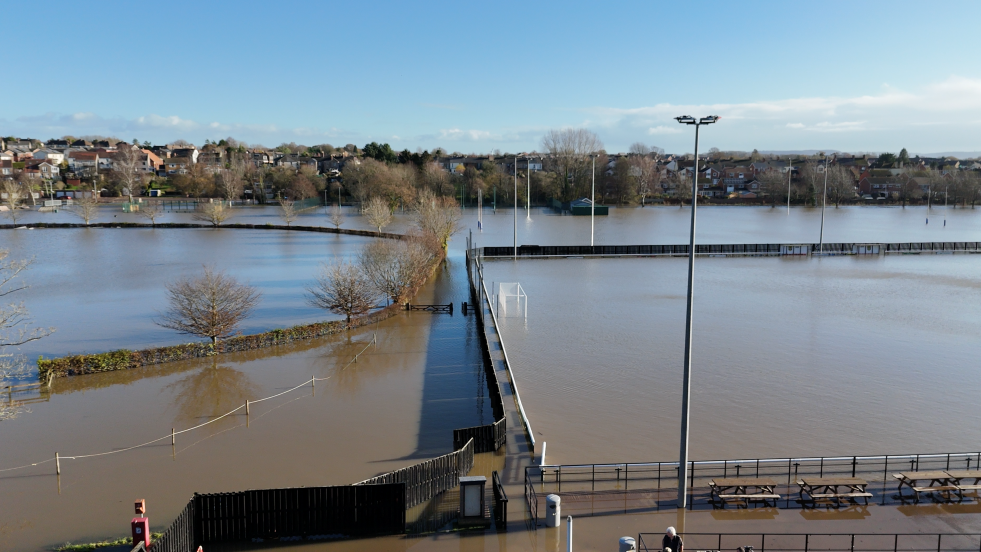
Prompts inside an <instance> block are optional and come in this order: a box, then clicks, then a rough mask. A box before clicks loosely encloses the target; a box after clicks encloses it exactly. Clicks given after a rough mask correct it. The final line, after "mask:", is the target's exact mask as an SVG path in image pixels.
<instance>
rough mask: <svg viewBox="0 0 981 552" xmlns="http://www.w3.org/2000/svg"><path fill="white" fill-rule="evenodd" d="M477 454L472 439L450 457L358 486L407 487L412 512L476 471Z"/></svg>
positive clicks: (383, 476)
mask: <svg viewBox="0 0 981 552" xmlns="http://www.w3.org/2000/svg"><path fill="white" fill-rule="evenodd" d="M473 454H474V441H473V440H472V439H471V440H469V441H467V442H466V444H464V445H463V446H462V447H460V448H459V449H457V450H455V451H453V452H451V453H449V454H444V455H443V456H440V457H438V458H433V459H432V460H426V461H425V462H420V463H418V464H415V465H413V466H409V467H407V468H402V469H400V470H395V471H393V472H389V473H385V474H382V475H379V476H377V477H372V478H371V479H366V480H364V481H362V482H361V483H357V484H356V486H363V485H382V484H404V485H405V493H404V504H405V506H404V507H405V508H411V507H413V506H417V505H419V504H422V503H423V502H426V501H427V500H429V499H431V498H433V497H434V496H436V495H438V494H440V493H442V492H443V491H446V490H448V489H452V488H453V487H456V486H457V485H459V484H460V477H461V476H464V475H467V474H468V473H470V470H471V469H473ZM403 525H404V524H403Z"/></svg>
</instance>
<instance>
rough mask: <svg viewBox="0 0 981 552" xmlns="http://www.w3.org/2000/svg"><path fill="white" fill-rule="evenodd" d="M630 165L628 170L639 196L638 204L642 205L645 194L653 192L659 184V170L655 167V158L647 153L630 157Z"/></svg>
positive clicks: (645, 199)
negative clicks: (631, 174)
mask: <svg viewBox="0 0 981 552" xmlns="http://www.w3.org/2000/svg"><path fill="white" fill-rule="evenodd" d="M634 145H637V144H634ZM631 148H633V146H631ZM630 166H631V170H630V172H631V173H633V176H634V185H635V186H636V194H637V195H638V196H640V204H641V205H642V206H643V205H644V204H645V202H646V201H647V196H649V195H650V194H652V193H654V190H655V189H657V188H658V187H659V186H660V184H661V171H659V170H658V168H657V159H656V158H653V157H651V156H649V155H637V156H633V157H631V158H630Z"/></svg>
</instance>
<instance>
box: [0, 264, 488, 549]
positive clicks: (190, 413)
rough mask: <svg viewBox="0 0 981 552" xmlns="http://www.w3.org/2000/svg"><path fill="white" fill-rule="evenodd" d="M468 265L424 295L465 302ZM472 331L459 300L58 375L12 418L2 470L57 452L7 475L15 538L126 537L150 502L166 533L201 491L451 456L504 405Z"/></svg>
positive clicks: (10, 530)
mask: <svg viewBox="0 0 981 552" xmlns="http://www.w3.org/2000/svg"><path fill="white" fill-rule="evenodd" d="M460 268H462V266H459V265H457V264H456V263H455V261H451V262H450V263H448V265H447V266H446V267H445V268H444V269H443V270H441V271H440V272H439V273H438V274H437V276H436V277H435V278H434V280H433V282H432V283H431V284H429V285H427V286H426V287H425V288H424V289H423V290H422V292H421V293H420V296H419V298H418V301H420V302H448V301H453V302H456V303H459V302H460V301H462V300H465V299H466V288H465V287H461V285H462V286H465V285H466V279H465V278H463V277H454V276H453V274H454V271H455V270H457V269H460ZM461 290H462V291H461ZM473 332H474V324H473V320H472V318H464V317H463V316H461V315H460V314H459V313H458V312H457V313H456V314H454V315H453V316H449V315H433V314H430V313H424V312H413V313H401V314H399V315H397V316H395V317H393V318H390V319H388V320H385V321H383V322H381V323H379V324H377V325H376V326H372V327H366V328H361V329H358V330H355V331H352V332H349V333H346V334H342V335H337V336H331V337H328V338H323V339H316V340H310V341H307V342H302V343H296V344H293V345H290V346H284V347H278V348H272V349H263V350H260V351H254V352H249V353H236V354H230V355H220V356H217V357H213V358H207V359H197V360H193V361H188V362H180V363H172V364H167V365H158V366H150V367H146V368H142V369H136V370H129V371H121V372H112V373H106V374H97V375H90V376H80V377H74V378H64V379H58V380H55V382H54V384H53V388H52V391H51V393H50V395H40V396H39V398H40V399H42V400H41V401H40V402H36V403H34V404H32V405H31V412H29V413H25V414H23V415H22V416H21V417H20V418H18V419H16V420H14V421H9V422H4V423H3V424H2V425H0V443H2V444H3V446H0V469H6V468H10V467H16V466H21V465H25V464H30V463H34V462H39V461H44V460H48V462H47V463H43V464H40V465H38V466H34V467H29V468H26V469H21V470H12V471H4V472H0V496H2V500H0V550H32V549H43V548H48V547H50V546H53V545H56V544H60V543H64V542H66V541H75V542H84V541H91V540H94V539H99V538H105V537H108V536H113V535H125V534H127V533H128V520H129V519H130V517H131V514H132V501H133V500H134V499H137V498H145V499H146V500H147V502H148V513H149V516H150V519H151V525H152V526H153V528H154V529H155V530H162V529H163V528H165V527H166V526H168V525H169V524H170V522H171V521H172V520H173V518H174V517H175V516H176V514H177V513H178V512H179V511H180V510H181V509H182V508H183V506H184V504H185V503H186V501H187V500H188V499H189V498H190V497H191V495H192V494H193V493H194V492H221V491H235V490H244V489H250V488H276V487H289V486H314V485H343V484H350V483H354V482H357V481H361V480H363V479H366V478H368V477H371V476H373V475H376V474H378V473H383V472H386V471H390V470H393V469H396V468H400V467H404V466H406V465H409V464H412V463H415V462H417V461H419V460H421V459H426V458H431V457H433V456H437V455H440V454H444V453H446V452H449V451H450V450H452V430H453V429H454V428H457V427H468V426H474V425H481V424H485V423H489V422H490V421H491V417H492V416H491V412H490V403H489V399H488V397H487V393H486V388H485V385H484V383H483V369H482V367H481V365H480V356H479V350H477V349H476V347H474V345H473V343H474V342H475V341H474V336H475V334H474V333H473ZM376 335H377V345H370V343H371V341H372V338H373V337H374V336H376ZM366 347H367V350H365V348H366ZM363 350H365V352H364V354H362V355H361V356H360V357H359V360H358V362H357V363H355V364H351V363H350V360H351V359H352V358H353V357H354V355H355V354H357V353H358V352H361V351H363ZM311 376H315V377H317V378H329V379H327V380H326V381H318V382H317V385H316V388H315V389H314V388H311V387H304V388H302V389H298V390H296V391H293V392H291V393H288V394H285V395H283V396H281V397H278V398H275V399H272V400H270V401H267V402H263V403H260V404H253V405H252V406H251V415H250V416H248V417H247V416H245V415H244V412H243V411H239V412H238V413H236V414H234V415H231V416H228V417H225V418H223V419H221V420H219V421H217V422H215V423H213V424H211V425H208V426H205V427H203V428H201V429H198V430H195V431H193V432H189V433H186V434H182V435H178V437H177V444H176V446H175V447H171V445H170V440H169V438H168V439H165V440H164V441H162V442H159V443H157V444H155V445H151V446H147V447H144V448H139V449H135V450H130V451H125V452H119V453H116V454H110V455H105V456H100V457H95V458H85V459H76V460H71V459H68V458H66V457H70V456H81V455H88V454H94V453H101V452H108V451H114V450H119V449H123V448H126V447H130V446H133V445H136V444H139V443H143V442H146V441H149V440H151V439H154V438H157V437H162V436H165V435H169V434H170V431H171V428H176V429H177V430H180V429H182V428H187V427H191V426H194V425H198V424H201V423H202V422H205V421H208V420H213V419H215V418H216V417H217V416H220V415H221V414H224V413H225V412H228V411H229V410H231V409H233V408H235V407H237V406H239V405H242V404H244V402H245V401H246V400H255V399H257V398H260V397H266V396H270V395H274V394H277V393H279V392H282V391H284V390H286V389H289V388H291V387H293V386H295V385H297V384H298V383H301V382H303V381H305V380H308V379H309V378H310V377H311ZM55 452H58V453H59V454H60V455H61V457H62V460H61V468H62V474H61V476H60V477H58V476H56V475H55V470H54V463H53V462H51V461H50V459H51V458H53V457H54V453H55ZM53 520H56V521H54V522H53Z"/></svg>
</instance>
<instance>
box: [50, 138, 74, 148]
mask: <svg viewBox="0 0 981 552" xmlns="http://www.w3.org/2000/svg"><path fill="white" fill-rule="evenodd" d="M44 145H45V147H48V148H67V147H71V145H72V144H71V142H69V141H68V140H53V139H52V140H48V141H47V142H45V143H44Z"/></svg>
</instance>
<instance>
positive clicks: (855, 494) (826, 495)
mask: <svg viewBox="0 0 981 552" xmlns="http://www.w3.org/2000/svg"><path fill="white" fill-rule="evenodd" d="M808 496H810V497H811V498H871V497H872V493H859V492H851V493H817V494H810V493H808Z"/></svg>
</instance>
